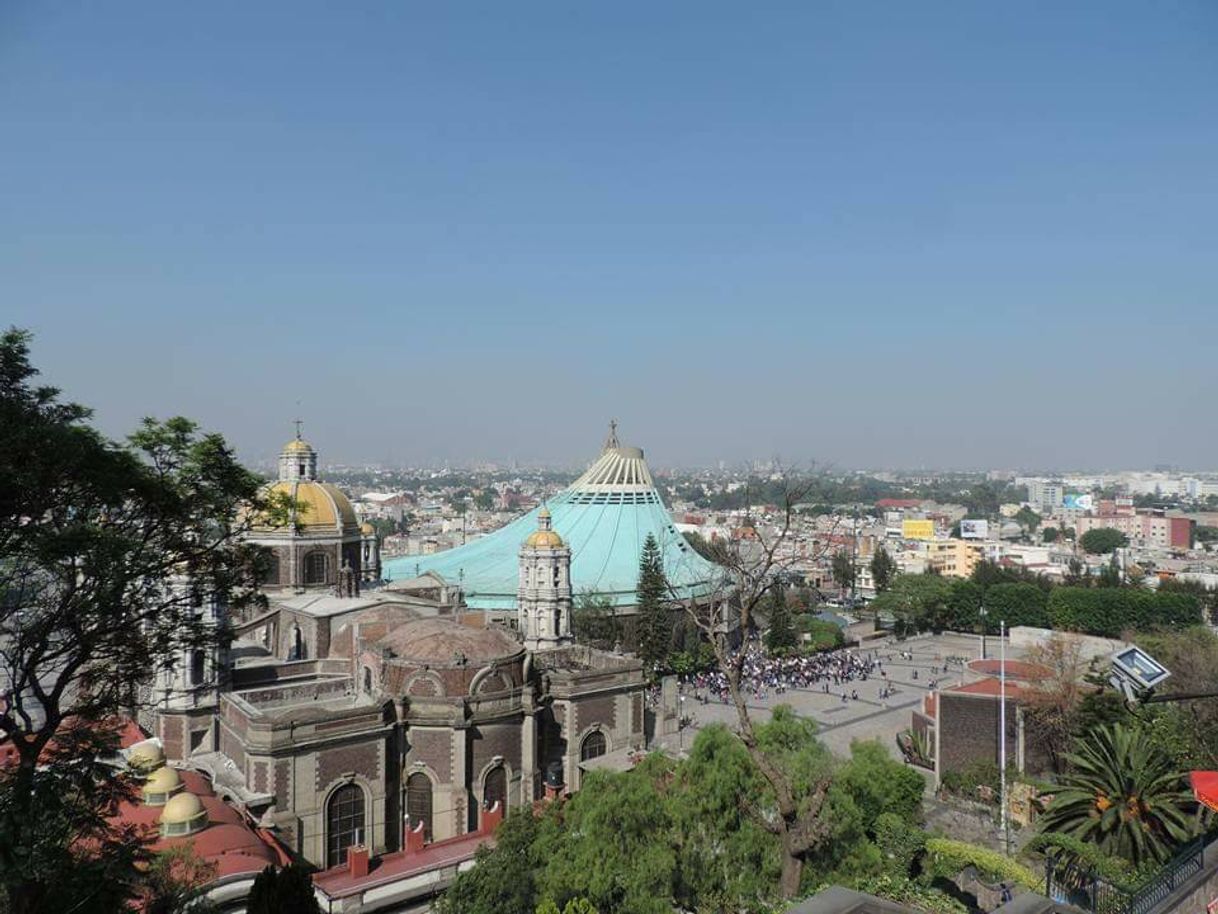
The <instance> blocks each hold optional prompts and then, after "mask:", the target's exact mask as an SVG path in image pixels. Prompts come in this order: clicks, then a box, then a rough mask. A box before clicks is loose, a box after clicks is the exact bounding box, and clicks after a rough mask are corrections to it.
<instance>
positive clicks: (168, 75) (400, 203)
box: [0, 3, 1218, 469]
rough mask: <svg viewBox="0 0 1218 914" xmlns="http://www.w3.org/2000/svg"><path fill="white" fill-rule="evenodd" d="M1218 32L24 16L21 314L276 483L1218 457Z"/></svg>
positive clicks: (652, 19) (70, 363)
mask: <svg viewBox="0 0 1218 914" xmlns="http://www.w3.org/2000/svg"><path fill="white" fill-rule="evenodd" d="M1214 34H1218V10H1216V9H1215V8H1214V7H1213V6H1212V4H1205V3H1184V4H1180V5H1177V6H1175V7H1173V8H1172V9H1171V10H1161V9H1154V10H1151V9H1149V8H1146V7H1143V6H1139V5H1136V4H1124V3H1119V4H1115V5H1114V4H1099V3H1078V4H1070V5H1067V6H1061V5H1058V6H1054V7H1052V8H1043V9H1042V8H1037V7H1034V6H1024V7H1019V8H1015V7H1010V8H1003V9H987V8H981V7H976V6H973V5H968V4H949V3H942V4H927V5H920V6H919V7H917V8H916V9H914V8H887V9H884V10H882V11H881V10H879V9H876V8H865V7H863V6H862V5H855V4H824V5H815V6H812V5H807V6H805V5H791V6H788V5H778V6H775V7H772V8H769V9H767V10H766V11H765V12H764V14H758V13H757V11H755V10H750V11H748V13H747V14H746V12H745V11H743V10H741V9H739V8H736V7H733V6H730V5H725V4H715V3H711V4H698V5H696V6H693V5H686V6H681V5H677V6H674V7H670V8H665V9H655V8H653V7H650V6H643V5H630V4H627V5H622V6H616V7H614V8H612V9H608V8H604V9H594V8H582V9H578V10H576V9H570V8H565V7H560V6H540V7H533V8H529V9H521V8H511V9H509V8H505V7H501V6H495V5H485V6H480V7H479V6H475V7H465V8H460V9H458V8H449V7H440V8H431V7H423V6H413V5H408V6H400V7H398V6H395V7H375V8H374V7H367V8H362V9H342V10H337V9H335V8H332V7H327V6H325V5H321V4H310V3H305V4H295V3H294V4H291V5H290V6H289V5H287V4H286V3H268V4H261V5H259V7H258V8H257V9H249V8H248V7H247V6H246V5H241V4H235V3H216V4H209V5H208V6H207V7H206V8H200V9H195V10H192V11H191V16H190V18H189V20H183V18H182V15H181V13H180V12H178V11H173V10H169V9H159V8H155V7H153V8H146V9H141V10H139V11H128V12H126V13H125V14H121V15H114V14H113V11H103V10H102V9H101V8H100V7H96V6H89V5H86V4H63V5H57V6H56V7H54V8H46V7H43V6H36V5H34V4H22V3H16V4H6V5H5V7H4V9H3V10H0V50H2V51H3V55H2V58H3V64H2V65H0V110H3V111H4V112H5V118H4V121H3V126H2V127H0V131H2V134H0V135H2V136H3V137H4V143H5V149H6V162H7V164H8V167H7V168H6V169H5V170H4V172H3V173H2V174H0V194H3V198H4V199H5V200H6V206H5V207H3V208H2V209H0V231H2V232H3V233H4V236H5V237H6V238H7V239H9V243H8V244H6V245H3V246H0V271H2V272H3V275H4V276H5V288H4V291H3V292H2V293H0V303H2V304H3V308H0V320H3V322H4V323H5V324H6V325H7V324H10V323H11V324H15V325H17V326H21V327H26V328H29V329H31V330H32V331H33V332H34V333H35V339H34V342H33V356H34V360H35V364H37V365H38V366H39V367H40V368H42V370H43V372H44V377H45V379H46V381H47V382H48V383H53V384H56V385H58V386H60V387H62V388H63V389H64V390H65V391H66V393H67V394H68V395H69V396H70V397H72V398H73V399H76V400H79V401H81V402H83V403H86V404H87V405H90V406H92V407H94V408H95V410H96V415H97V422H98V424H99V426H100V427H101V428H102V429H103V430H105V431H106V432H107V433H109V434H113V435H120V434H124V433H126V432H128V431H130V430H131V429H132V428H133V427H134V425H135V423H136V422H137V421H138V419H139V418H140V417H141V416H143V415H146V414H149V415H158V416H164V415H170V414H179V413H181V414H185V415H188V416H191V417H192V418H195V419H197V420H198V421H199V422H200V423H201V424H202V425H204V426H205V427H207V428H210V429H215V430H218V431H221V432H222V433H224V434H225V435H226V436H227V437H228V438H229V440H231V441H232V442H233V443H234V444H235V446H236V447H237V448H238V449H239V451H240V453H241V455H242V457H243V458H244V459H246V460H249V461H251V462H255V461H259V460H266V459H269V458H271V457H272V456H273V455H274V453H275V452H276V450H277V448H278V447H279V446H280V445H281V444H282V442H283V441H284V440H286V439H287V438H288V437H290V434H291V420H292V419H293V418H295V417H296V416H297V415H300V416H302V417H303V418H304V419H305V420H306V423H307V426H306V428H307V432H308V434H309V435H310V437H311V438H313V439H314V440H315V442H316V443H317V445H318V447H319V449H320V450H321V451H322V452H323V454H324V455H325V458H326V460H327V461H332V462H335V463H340V462H346V463H365V462H380V461H386V460H391V461H392V462H394V463H401V464H421V463H430V462H441V463H442V462H445V461H448V462H452V463H458V462H474V461H477V460H488V459H495V460H501V461H510V460H512V459H516V460H519V461H521V462H522V463H546V464H552V465H570V466H579V465H582V464H584V463H586V462H587V461H588V460H590V459H591V458H592V457H593V456H594V455H595V450H596V448H597V446H598V445H599V441H600V439H601V437H602V436H603V428H604V424H605V422H606V421H607V420H608V419H609V418H610V417H616V418H618V419H619V420H620V421H621V426H622V435H623V440H624V441H629V442H630V443H634V444H638V445H641V446H643V447H645V448H646V449H647V451H648V456H649V458H650V459H652V460H653V461H654V462H655V464H656V465H657V466H686V465H712V466H713V465H715V464H716V463H717V462H718V461H720V460H723V461H727V462H729V463H740V462H742V461H745V460H751V459H765V458H767V457H769V456H771V455H776V454H777V455H782V457H783V459H784V460H787V461H789V462H791V463H800V464H807V463H809V462H811V461H815V462H816V463H818V464H827V465H830V466H836V467H858V466H890V467H905V468H919V467H923V468H928V467H943V468H946V467H961V468H964V467H967V468H986V467H1004V468H1005V467H1011V468H1029V469H1031V468H1040V469H1066V468H1071V467H1097V468H1100V467H1106V468H1113V469H1116V468H1130V467H1152V466H1154V465H1156V464H1171V465H1176V466H1180V467H1183V468H1189V469H1204V468H1206V467H1207V466H1212V465H1213V458H1212V455H1213V454H1214V453H1215V451H1216V450H1218V423H1215V421H1214V418H1215V416H1214V415H1213V409H1212V407H1210V408H1207V405H1206V404H1207V402H1208V400H1207V398H1206V397H1205V393H1206V391H1207V390H1210V389H1212V386H1213V383H1214V380H1215V377H1214V364H1213V358H1212V342H1210V341H1211V340H1212V337H1213V329H1214V326H1215V324H1214V317H1213V297H1214V290H1215V288H1218V282H1216V280H1218V262H1216V261H1215V259H1214V258H1213V256H1212V252H1213V250H1214V248H1215V247H1216V245H1215V242H1216V241H1218V208H1216V207H1215V206H1214V205H1213V204H1214V201H1215V198H1216V197H1218V177H1216V176H1215V173H1214V171H1213V169H1212V162H1213V161H1214V160H1215V158H1218V117H1215V115H1216V114H1218V110H1216V103H1215V101H1214V95H1213V92H1212V88H1213V86H1214V84H1215V78H1216V77H1218V58H1215V56H1214V55H1213V53H1212V36H1213V35H1214Z"/></svg>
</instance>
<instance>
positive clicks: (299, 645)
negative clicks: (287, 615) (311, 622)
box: [288, 622, 305, 660]
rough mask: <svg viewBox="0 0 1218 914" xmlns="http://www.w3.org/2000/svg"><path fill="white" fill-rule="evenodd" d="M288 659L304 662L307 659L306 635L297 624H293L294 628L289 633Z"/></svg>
mask: <svg viewBox="0 0 1218 914" xmlns="http://www.w3.org/2000/svg"><path fill="white" fill-rule="evenodd" d="M288 636H289V640H288V659H289V660H304V659H305V642H304V634H303V633H302V632H301V631H300V626H299V625H297V624H296V623H295V622H293V623H292V628H291V629H290V630H289V632H288Z"/></svg>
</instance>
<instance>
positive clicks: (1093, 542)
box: [1078, 527, 1129, 555]
mask: <svg viewBox="0 0 1218 914" xmlns="http://www.w3.org/2000/svg"><path fill="white" fill-rule="evenodd" d="M1078 544H1079V545H1080V546H1082V547H1083V551H1084V552H1088V553H1090V554H1091V555H1107V554H1108V553H1109V552H1112V551H1113V550H1114V549H1119V548H1121V547H1122V546H1128V545H1129V537H1127V536H1126V535H1125V534H1124V533H1122V532H1121V531H1120V530H1114V529H1112V528H1111V527H1096V528H1094V529H1092V530H1088V531H1087V532H1086V533H1084V534H1083V535H1082V536H1080V537H1079V539H1078Z"/></svg>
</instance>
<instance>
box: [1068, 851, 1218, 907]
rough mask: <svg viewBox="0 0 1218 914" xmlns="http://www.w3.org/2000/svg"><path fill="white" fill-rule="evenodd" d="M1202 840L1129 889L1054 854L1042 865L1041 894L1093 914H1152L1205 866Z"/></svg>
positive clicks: (1179, 852) (1093, 870)
mask: <svg viewBox="0 0 1218 914" xmlns="http://www.w3.org/2000/svg"><path fill="white" fill-rule="evenodd" d="M1208 843H1209V842H1208V841H1207V839H1206V837H1205V836H1204V835H1203V836H1200V837H1197V838H1194V839H1193V840H1192V841H1190V842H1189V843H1188V844H1186V845H1184V846H1183V847H1182V848H1180V850H1179V851H1177V852H1176V855H1175V856H1174V857H1172V858H1171V860H1169V861H1168V862H1167V863H1165V864H1164V865H1163V868H1162V869H1160V870H1159V871H1158V872H1157V873H1155V874H1154V876H1153V877H1151V878H1150V880H1148V881H1147V882H1145V883H1143V884H1142V885H1140V886H1138V887H1137V888H1134V889H1131V888H1126V887H1124V886H1120V885H1116V884H1115V883H1112V882H1109V881H1108V880H1106V879H1104V878H1103V877H1101V876H1100V875H1099V874H1097V873H1096V871H1095V869H1094V868H1091V867H1084V866H1081V865H1080V864H1078V863H1064V862H1062V861H1061V856H1060V855H1058V854H1055V855H1052V856H1050V857H1048V858H1047V859H1046V861H1045V894H1046V895H1047V896H1048V897H1049V898H1051V899H1053V900H1055V901H1062V902H1066V903H1068V904H1072V905H1075V906H1076V907H1079V908H1082V909H1083V910H1084V911H1091V912H1093V914H1154V912H1155V911H1156V910H1157V909H1158V908H1159V906H1160V905H1162V904H1163V902H1165V901H1167V899H1168V898H1170V897H1171V896H1172V894H1173V893H1174V892H1175V891H1176V890H1177V889H1178V888H1180V886H1182V885H1184V883H1186V882H1187V881H1188V880H1189V879H1191V878H1193V877H1194V876H1196V875H1197V874H1198V873H1200V872H1201V871H1202V869H1203V868H1204V866H1205V848H1206V845H1207V844H1208Z"/></svg>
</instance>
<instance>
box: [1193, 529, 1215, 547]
mask: <svg viewBox="0 0 1218 914" xmlns="http://www.w3.org/2000/svg"><path fill="white" fill-rule="evenodd" d="M1193 539H1194V540H1195V541H1196V542H1198V543H1200V544H1201V545H1203V546H1208V545H1210V544H1211V543H1218V527H1207V526H1205V525H1204V524H1198V525H1197V526H1196V527H1195V528H1194V529H1193Z"/></svg>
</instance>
